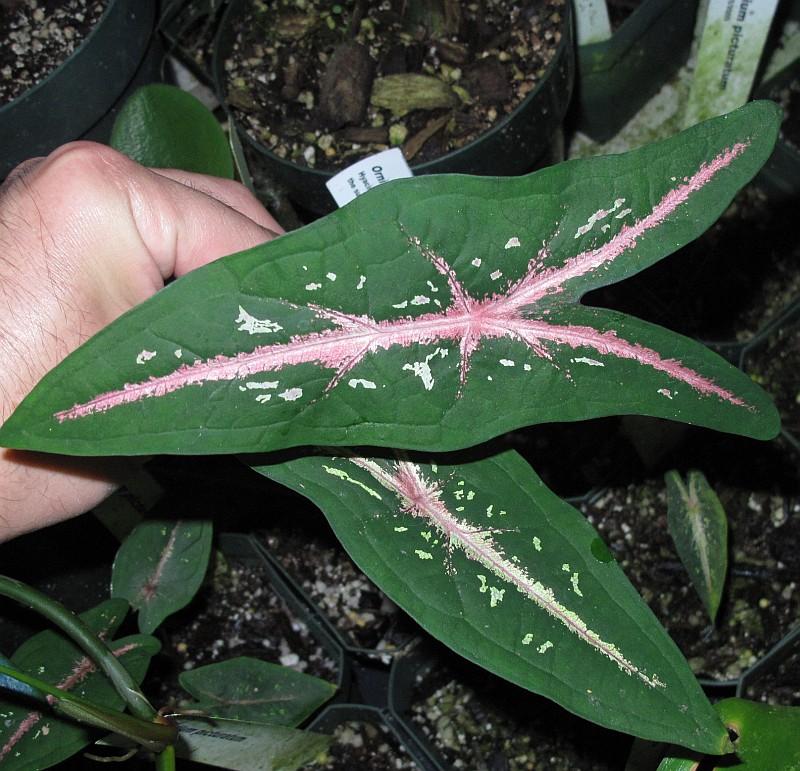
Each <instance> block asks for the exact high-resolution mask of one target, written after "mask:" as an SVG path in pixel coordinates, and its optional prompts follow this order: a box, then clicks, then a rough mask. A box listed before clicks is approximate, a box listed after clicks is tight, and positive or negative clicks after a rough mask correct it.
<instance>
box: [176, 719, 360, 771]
mask: <svg viewBox="0 0 800 771" xmlns="http://www.w3.org/2000/svg"><path fill="white" fill-rule="evenodd" d="M179 727H180V732H181V741H180V742H178V746H177V750H176V752H177V754H178V757H179V758H183V759H185V760H194V761H197V762H198V763H207V764H208V765H211V766H216V767H219V768H228V769H231V770H232V771H295V769H298V768H305V766H306V764H308V763H311V762H312V761H314V760H315V759H317V758H318V757H319V756H320V755H322V753H324V752H325V750H326V749H327V747H328V745H329V744H330V742H331V739H330V737H329V736H323V735H322V734H317V733H313V732H311V731H297V730H295V729H292V728H286V727H285V726H277V725H264V724H263V723H249V722H246V721H243V720H219V719H218V720H213V721H205V720H186V719H185V718H181V720H180V721H179ZM179 768H180V766H179ZM354 771H355V770H354Z"/></svg>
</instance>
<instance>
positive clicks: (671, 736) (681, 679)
mask: <svg viewBox="0 0 800 771" xmlns="http://www.w3.org/2000/svg"><path fill="white" fill-rule="evenodd" d="M255 468H256V470H257V471H259V472H260V473H262V474H265V475H266V476H269V477H270V478H272V479H275V480H276V481H278V482H281V483H282V484H285V485H287V486H288V487H291V488H292V489H294V490H296V491H298V492H300V493H301V494H302V495H305V496H307V497H309V498H311V499H312V500H313V501H314V502H315V503H317V505H319V506H320V508H322V510H323V511H324V512H325V514H326V516H327V517H328V519H329V521H330V523H331V525H332V526H333V528H334V531H335V532H336V535H337V536H338V538H339V539H340V540H341V541H342V543H343V544H344V546H345V548H346V549H347V551H348V552H349V553H350V556H351V557H352V558H353V559H354V561H355V562H356V563H357V564H358V565H359V567H360V568H361V569H362V570H363V571H364V572H365V573H366V574H367V575H368V576H369V577H370V578H371V580H373V581H374V582H375V583H376V584H377V585H378V586H380V587H381V589H382V590H383V591H384V592H386V594H387V595H388V596H389V597H391V598H392V599H393V600H394V601H395V602H396V603H397V604H398V605H400V606H401V607H402V608H404V609H405V610H406V611H407V612H408V613H410V614H411V615H412V616H413V617H414V618H415V619H416V620H417V621H418V622H419V623H420V624H421V625H422V626H423V627H424V628H425V629H427V630H428V631H429V632H430V633H431V634H433V635H434V636H435V637H437V638H439V639H440V640H442V641H443V642H445V643H446V644H447V645H449V646H450V647H451V648H453V649H454V650H455V651H457V652H458V653H460V654H461V655H463V656H465V657H466V658H468V659H471V660H472V661H476V662H478V663H480V664H481V665H482V666H484V667H486V668H487V669H489V670H491V671H493V672H495V673H496V674H499V675H501V676H502V677H505V678H507V679H509V680H511V681H512V682H514V683H517V684H518V685H522V686H523V687H526V688H529V689H531V690H534V691H536V692H537V693H542V694H544V695H546V696H548V697H549V698H552V699H554V700H555V701H557V702H559V703H560V704H561V705H563V706H565V707H566V708H567V709H569V710H571V711H573V712H575V713H576V714H579V715H581V716H582V717H585V718H587V719H589V720H592V721H594V722H597V723H600V724H601V725H605V726H608V727H611V728H614V729H616V730H621V731H626V732H629V733H632V734H634V735H638V736H644V737H647V738H652V739H658V740H664V741H669V742H675V743H680V744H683V745H686V746H690V747H694V748H702V749H704V750H705V751H709V752H720V751H721V749H722V748H723V747H724V745H725V742H726V738H727V737H726V734H725V731H724V728H723V727H722V725H721V724H720V722H719V720H718V719H717V718H716V716H715V715H714V713H713V710H712V709H711V706H710V705H709V703H708V701H707V700H706V698H705V696H704V695H703V693H702V691H701V690H700V688H699V686H698V685H697V682H696V680H695V678H694V676H693V675H692V673H691V671H690V670H689V668H688V666H687V664H686V662H685V660H684V659H683V657H682V656H681V654H680V652H679V651H678V650H677V648H676V647H675V645H674V643H672V641H671V640H670V639H669V637H668V636H667V634H666V633H665V632H664V630H663V629H662V628H661V626H660V625H659V624H658V622H657V620H656V619H655V618H654V617H653V615H652V613H651V612H650V610H649V609H648V608H647V606H646V605H645V604H644V602H643V601H642V600H641V598H640V597H639V596H638V594H636V592H635V590H634V589H633V587H632V586H631V585H630V583H629V582H628V581H627V579H626V578H625V576H624V575H623V573H622V572H621V570H620V569H619V567H618V566H617V564H616V563H615V562H613V561H608V560H606V559H604V558H603V559H601V558H599V557H597V556H595V552H596V550H593V548H592V546H593V543H594V542H595V541H596V540H598V536H597V533H596V532H595V531H594V529H593V528H592V527H591V526H590V525H589V524H588V523H587V522H586V520H585V519H584V518H583V516H582V515H581V514H580V513H579V512H577V511H576V510H574V509H573V508H572V507H570V506H569V505H568V504H566V503H564V502H563V501H561V500H560V499H558V498H557V497H556V496H555V495H554V494H553V493H551V492H550V491H549V490H548V489H547V488H546V487H545V486H544V485H543V484H542V482H541V480H539V479H538V477H537V476H536V475H535V474H534V473H533V471H532V470H531V469H530V467H529V466H528V465H527V464H526V463H525V462H524V461H523V460H522V459H521V458H520V456H518V455H517V454H516V453H513V452H508V453H503V454H502V455H499V456H495V457H493V458H488V459H483V460H480V461H476V462H473V463H466V464H460V465H458V466H441V465H439V466H437V465H435V464H417V463H411V462H408V461H388V460H378V459H374V458H373V459H365V458H358V457H356V456H352V455H348V456H345V457H306V458H299V459H296V460H291V461H288V462H285V463H281V464H275V465H269V466H257V467H255Z"/></svg>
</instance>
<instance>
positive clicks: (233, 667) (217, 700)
mask: <svg viewBox="0 0 800 771" xmlns="http://www.w3.org/2000/svg"><path fill="white" fill-rule="evenodd" d="M179 681H180V684H181V687H182V688H183V689H185V690H186V691H188V692H189V693H190V694H191V695H192V696H193V697H194V698H195V699H197V701H198V703H197V704H193V705H192V709H196V710H201V711H202V712H203V713H204V714H206V715H208V716H209V717H213V718H219V717H222V718H230V719H233V720H249V721H251V722H255V723H269V724H271V725H282V726H288V727H290V728H294V727H295V726H298V725H300V723H302V722H303V721H304V720H305V719H306V718H307V717H308V716H309V715H311V714H312V713H313V712H314V711H315V710H316V709H317V708H318V707H320V706H321V705H322V704H324V703H325V702H326V701H328V699H330V698H331V697H332V696H333V694H334V693H335V692H336V686H335V685H333V684H332V683H328V682H325V680H321V679H320V678H318V677H312V676H311V675H305V674H303V673H302V672H295V671H294V670H293V669H289V667H282V666H279V665H278V664H270V663H269V662H268V661H261V660H260V659H254V658H251V657H249V656H240V657H238V658H235V659H229V660H228V661H222V662H220V663H219V664H209V665H208V666H205V667H197V668H196V669H190V670H188V671H186V672H181V674H180V677H179Z"/></svg>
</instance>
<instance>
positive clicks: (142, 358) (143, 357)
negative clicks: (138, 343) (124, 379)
mask: <svg viewBox="0 0 800 771" xmlns="http://www.w3.org/2000/svg"><path fill="white" fill-rule="evenodd" d="M155 357H156V352H155V351H147V350H143V351H140V352H139V355H138V356H137V357H136V363H137V364H144V363H145V362H146V361H150V359H155Z"/></svg>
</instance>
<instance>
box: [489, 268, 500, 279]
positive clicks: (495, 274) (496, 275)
mask: <svg viewBox="0 0 800 771" xmlns="http://www.w3.org/2000/svg"><path fill="white" fill-rule="evenodd" d="M502 275H503V271H502V270H495V271H492V272H491V273H490V274H489V278H490V279H492V281H497V279H498V278H500V276H502Z"/></svg>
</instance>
